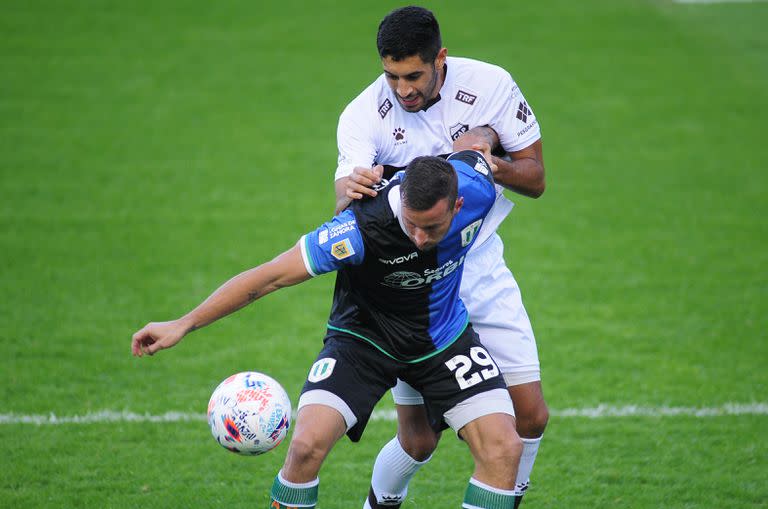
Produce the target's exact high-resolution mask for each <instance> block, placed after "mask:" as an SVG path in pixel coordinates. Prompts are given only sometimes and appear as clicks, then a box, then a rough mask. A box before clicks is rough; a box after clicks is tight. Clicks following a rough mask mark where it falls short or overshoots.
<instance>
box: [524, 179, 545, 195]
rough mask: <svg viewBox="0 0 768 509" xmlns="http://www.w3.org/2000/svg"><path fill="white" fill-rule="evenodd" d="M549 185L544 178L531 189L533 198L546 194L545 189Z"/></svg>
mask: <svg viewBox="0 0 768 509" xmlns="http://www.w3.org/2000/svg"><path fill="white" fill-rule="evenodd" d="M546 188H547V185H546V184H545V183H544V178H543V177H542V179H541V180H540V181H539V182H538V183H537V184H536V185H535V186H533V188H532V189H531V194H529V195H528V196H530V197H531V198H540V197H541V195H542V194H544V191H545V190H546Z"/></svg>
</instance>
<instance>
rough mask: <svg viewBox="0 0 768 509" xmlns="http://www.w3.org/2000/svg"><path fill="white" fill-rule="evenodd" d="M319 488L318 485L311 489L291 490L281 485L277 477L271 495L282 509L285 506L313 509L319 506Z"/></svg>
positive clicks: (273, 500)
mask: <svg viewBox="0 0 768 509" xmlns="http://www.w3.org/2000/svg"><path fill="white" fill-rule="evenodd" d="M318 486H319V485H318V484H316V485H314V486H312V487H311V488H291V487H289V486H285V485H284V484H283V483H281V482H280V478H279V477H275V482H273V483H272V489H271V490H270V492H269V494H270V496H271V497H272V500H271V501H272V502H277V503H279V504H281V506H280V507H282V506H283V505H285V506H294V507H307V508H310V509H311V508H313V507H315V506H316V505H317V488H318ZM270 507H274V505H270Z"/></svg>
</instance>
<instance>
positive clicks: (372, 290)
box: [131, 147, 522, 509]
mask: <svg viewBox="0 0 768 509" xmlns="http://www.w3.org/2000/svg"><path fill="white" fill-rule="evenodd" d="M489 156H490V147H486V150H485V157H484V155H483V154H481V153H480V152H477V151H471V150H469V151H462V152H459V153H456V154H453V155H452V156H450V157H449V158H448V159H447V160H445V159H442V158H439V157H419V158H416V159H414V160H413V161H412V162H411V163H410V164H409V165H408V167H407V168H406V170H405V171H404V172H399V173H397V174H395V175H394V177H393V178H392V179H390V180H389V181H387V182H385V183H382V185H381V186H380V189H379V192H378V195H377V196H376V197H374V198H369V199H365V200H361V201H357V202H355V203H353V204H352V205H351V206H350V208H348V209H347V210H345V211H344V212H342V213H341V214H339V215H337V216H336V217H334V218H333V219H332V220H331V221H329V222H327V223H325V224H324V225H322V226H321V227H320V228H318V229H316V230H314V231H313V232H310V233H308V234H307V235H304V236H303V237H302V238H301V239H300V240H299V242H298V243H297V244H296V246H294V247H293V248H292V249H290V250H288V251H286V252H284V253H283V254H281V255H279V256H278V257H277V258H275V259H274V260H272V261H271V262H268V263H265V264H263V265H260V266H258V267H255V268H253V269H251V270H248V271H246V272H243V273H242V274H239V275H238V276H235V277H234V278H232V279H231V280H229V281H228V282H226V283H225V284H224V285H222V286H221V287H220V288H219V289H218V290H216V291H215V292H214V293H213V294H212V295H211V296H210V297H208V299H206V300H205V301H204V302H203V303H201V304H200V305H199V306H198V307H196V308H195V309H194V310H192V311H191V312H189V313H188V314H186V315H185V316H183V317H181V318H179V319H177V320H173V321H170V322H155V323H150V324H148V325H146V326H145V327H144V328H142V329H141V330H139V331H138V332H136V334H134V335H133V338H132V343H131V348H132V352H133V354H134V355H137V356H141V355H143V354H144V353H148V354H154V353H155V352H157V351H158V350H161V349H164V348H169V347H171V346H174V345H175V344H176V343H178V342H179V341H180V340H181V339H182V338H183V337H184V336H185V335H186V334H187V333H188V332H190V331H192V330H195V329H198V328H200V327H203V326H205V325H207V324H209V323H211V322H213V321H215V320H217V319H219V318H221V317H223V316H225V315H227V314H229V313H232V312H233V311H236V310H237V309H240V308H241V307H243V306H245V305H247V304H249V303H250V302H252V301H254V300H256V299H258V298H260V297H262V296H264V295H266V294H268V293H270V292H272V291H274V290H277V289H279V288H282V287H285V286H290V285H294V284H298V283H300V282H302V281H305V280H307V279H310V278H311V277H313V276H316V275H319V274H323V273H327V272H332V271H337V278H336V288H335V291H334V298H333V307H332V310H331V316H330V319H329V321H328V332H327V334H326V337H325V339H324V345H323V348H322V350H321V351H320V354H319V355H318V357H317V361H316V362H315V363H314V365H313V366H312V368H311V369H310V371H309V374H308V376H307V381H306V383H305V384H304V387H303V389H302V393H301V398H300V400H299V405H298V408H299V411H298V416H297V420H296V427H295V430H294V433H293V437H292V440H291V444H290V446H289V449H288V454H287V457H286V460H285V464H284V465H283V468H282V469H281V470H280V472H279V473H278V475H277V477H276V478H275V481H274V484H273V486H272V491H271V504H270V507H271V508H288V507H310V508H311V507H315V505H316V504H317V498H318V484H319V480H318V477H317V475H318V473H319V471H320V467H321V465H322V463H323V461H324V460H325V457H326V456H327V455H328V453H329V452H330V450H331V449H332V447H333V445H334V444H335V443H336V442H337V441H338V440H339V439H340V438H341V437H342V436H344V434H347V435H348V436H349V438H350V439H351V440H352V441H358V440H359V439H360V437H361V435H362V433H363V430H364V429H365V426H366V424H367V422H368V419H369V417H370V415H371V412H372V411H373V408H374V406H375V405H376V403H377V402H378V401H379V399H380V398H381V397H382V395H383V394H384V393H385V392H386V391H387V390H388V389H389V388H391V387H392V386H393V385H394V384H395V383H396V380H397V379H398V378H400V379H402V380H404V381H406V382H407V383H408V384H410V385H411V386H412V387H414V388H415V389H417V390H418V391H419V392H420V393H421V394H422V395H423V396H424V399H425V401H426V406H427V409H428V413H429V415H430V418H431V420H432V422H433V425H434V427H435V430H436V431H438V430H442V429H444V428H446V427H451V428H453V429H454V430H455V431H456V432H457V433H458V435H459V436H460V437H461V438H462V439H464V440H465V441H466V443H467V444H468V445H469V448H470V451H471V453H472V455H473V457H474V459H475V471H474V473H473V476H472V478H471V479H470V482H469V485H468V487H467V491H466V493H465V496H464V505H463V506H464V507H473V508H486V509H497V508H499V509H500V508H511V507H513V505H514V496H513V494H514V492H513V489H514V485H515V476H516V465H517V463H518V461H519V457H520V453H521V450H522V444H521V442H520V439H519V437H518V436H517V433H516V431H515V423H514V418H513V415H514V410H513V408H512V402H511V399H510V397H509V394H508V392H507V391H506V388H505V384H504V380H503V378H502V377H501V376H500V375H499V369H498V367H497V366H496V364H495V362H494V361H493V359H492V358H491V356H490V355H489V354H488V352H487V351H486V350H485V348H484V347H483V346H482V345H481V344H480V342H479V340H478V338H477V335H476V334H475V333H474V331H473V330H472V327H471V325H469V323H468V315H467V311H466V309H465V307H464V305H463V303H462V302H461V300H460V299H459V286H460V282H461V273H462V265H463V262H464V259H465V256H466V254H467V252H468V251H469V249H470V248H471V247H472V245H473V243H474V241H475V239H476V235H477V233H478V231H479V230H480V226H481V225H482V223H483V220H484V219H485V217H486V216H487V214H488V212H489V211H490V209H491V207H492V206H493V203H494V201H495V198H496V192H495V189H494V184H493V177H492V168H491V167H490V166H489V164H488V162H487V159H486V157H489Z"/></svg>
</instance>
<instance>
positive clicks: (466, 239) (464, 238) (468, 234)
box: [461, 219, 483, 247]
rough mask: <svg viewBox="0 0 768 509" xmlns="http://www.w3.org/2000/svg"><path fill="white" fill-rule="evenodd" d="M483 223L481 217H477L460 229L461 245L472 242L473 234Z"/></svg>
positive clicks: (465, 245) (464, 245)
mask: <svg viewBox="0 0 768 509" xmlns="http://www.w3.org/2000/svg"><path fill="white" fill-rule="evenodd" d="M482 224H483V220H482V219H478V220H477V221H475V222H474V223H472V224H471V225H469V226H467V227H466V228H464V229H463V230H461V247H467V246H468V245H470V244H471V243H472V240H473V239H474V238H475V235H476V234H477V232H478V231H480V226H481V225H482Z"/></svg>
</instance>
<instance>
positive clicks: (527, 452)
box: [515, 437, 542, 496]
mask: <svg viewBox="0 0 768 509" xmlns="http://www.w3.org/2000/svg"><path fill="white" fill-rule="evenodd" d="M541 438H542V437H539V438H522V437H521V438H520V439H521V440H522V441H523V454H522V456H520V465H519V466H518V467H517V480H516V481H515V495H518V496H521V495H523V494H524V493H525V490H527V489H528V483H529V481H530V477H531V471H532V470H533V463H534V462H535V461H536V454H538V452H539V444H540V443H541Z"/></svg>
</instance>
